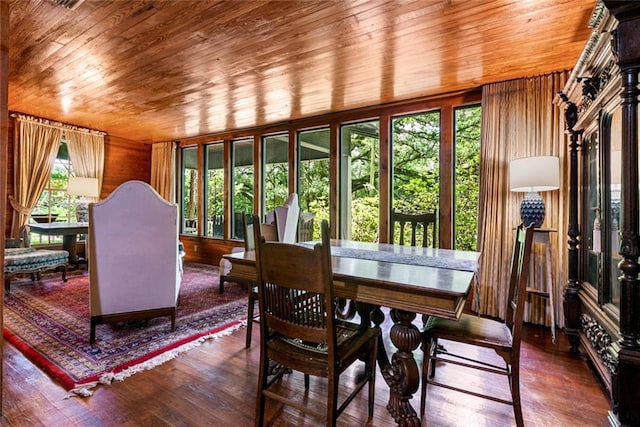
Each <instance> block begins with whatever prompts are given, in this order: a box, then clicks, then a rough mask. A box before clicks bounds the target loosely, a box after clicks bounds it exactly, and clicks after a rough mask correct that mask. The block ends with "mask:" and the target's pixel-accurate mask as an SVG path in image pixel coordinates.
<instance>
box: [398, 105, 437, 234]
mask: <svg viewBox="0 0 640 427" xmlns="http://www.w3.org/2000/svg"><path fill="white" fill-rule="evenodd" d="M391 129H392V140H391V144H392V145H391V158H392V164H393V168H392V170H393V177H392V184H391V185H392V198H393V199H392V204H391V206H392V209H393V210H394V211H396V212H402V213H412V214H418V213H428V212H434V211H438V210H439V194H440V112H439V111H430V112H425V113H420V114H413V115H409V116H402V117H395V118H393V119H392V123H391ZM395 227H396V229H395V230H394V232H393V235H394V236H398V235H399V233H400V228H399V225H398V224H395ZM405 232H406V233H409V230H408V228H407V229H406V230H405ZM428 236H430V234H429V233H428ZM408 239H409V236H405V240H408ZM409 241H410V240H409ZM416 244H417V245H419V246H422V245H423V244H424V242H422V240H420V241H419V242H416ZM426 246H432V247H437V246H438V242H431V241H430V240H429V241H428V242H427V243H426Z"/></svg>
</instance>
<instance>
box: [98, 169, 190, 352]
mask: <svg viewBox="0 0 640 427" xmlns="http://www.w3.org/2000/svg"><path fill="white" fill-rule="evenodd" d="M88 246H89V249H88V252H89V273H90V300H91V307H90V309H91V322H92V331H91V332H92V336H91V338H92V341H93V339H94V338H95V325H96V324H100V323H105V322H109V321H119V320H123V319H122V318H126V317H131V318H136V317H156V316H161V315H171V316H172V328H174V327H175V308H176V305H177V302H178V294H179V291H180V281H181V276H182V271H181V257H180V256H179V253H178V207H177V206H176V205H175V204H171V203H168V202H167V201H165V200H164V199H163V198H162V197H161V196H160V195H159V194H158V193H157V192H156V191H155V190H154V189H153V188H152V187H151V186H150V185H149V184H147V183H144V182H142V181H128V182H125V183H124V184H122V185H120V186H119V187H118V188H116V189H115V190H114V191H113V193H111V195H109V197H107V198H106V199H105V200H103V201H101V202H98V203H92V204H91V205H90V206H89V236H88Z"/></svg>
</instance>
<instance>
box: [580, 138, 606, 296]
mask: <svg viewBox="0 0 640 427" xmlns="http://www.w3.org/2000/svg"><path fill="white" fill-rule="evenodd" d="M584 145H585V149H586V158H585V169H586V171H585V172H586V177H585V180H586V182H585V198H584V205H583V209H584V213H583V218H584V219H585V222H584V235H583V236H584V237H583V243H584V244H586V250H585V251H584V257H585V259H584V266H585V270H584V275H585V277H584V280H585V281H586V282H588V283H589V284H591V285H592V286H595V287H597V286H598V284H599V282H600V280H599V272H600V253H601V252H602V235H601V233H600V228H601V215H600V212H601V210H600V167H599V164H600V155H599V148H600V147H599V143H598V136H597V134H596V133H593V134H591V135H589V136H587V137H586V138H585V141H584Z"/></svg>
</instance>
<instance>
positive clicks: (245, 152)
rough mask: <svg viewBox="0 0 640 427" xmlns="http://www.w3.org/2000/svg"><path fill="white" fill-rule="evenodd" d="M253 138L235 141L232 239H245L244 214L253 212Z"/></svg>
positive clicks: (232, 184)
mask: <svg viewBox="0 0 640 427" xmlns="http://www.w3.org/2000/svg"><path fill="white" fill-rule="evenodd" d="M253 169H254V168H253V138H244V139H237V140H234V141H233V172H232V175H231V176H232V177H233V182H232V183H231V186H232V188H231V194H232V195H233V199H232V204H231V206H232V210H231V211H232V212H233V221H232V223H231V227H232V234H231V238H232V239H241V240H242V239H244V225H243V224H242V215H243V214H251V213H253V176H254V170H253Z"/></svg>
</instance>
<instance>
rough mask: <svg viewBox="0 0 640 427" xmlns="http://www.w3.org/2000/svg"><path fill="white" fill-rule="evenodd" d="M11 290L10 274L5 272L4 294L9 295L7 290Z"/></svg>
mask: <svg viewBox="0 0 640 427" xmlns="http://www.w3.org/2000/svg"><path fill="white" fill-rule="evenodd" d="M10 290H11V276H10V275H8V274H7V273H5V276H4V295H5V296H7V295H9V291H10Z"/></svg>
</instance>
